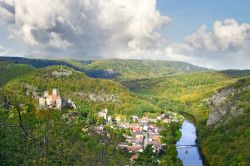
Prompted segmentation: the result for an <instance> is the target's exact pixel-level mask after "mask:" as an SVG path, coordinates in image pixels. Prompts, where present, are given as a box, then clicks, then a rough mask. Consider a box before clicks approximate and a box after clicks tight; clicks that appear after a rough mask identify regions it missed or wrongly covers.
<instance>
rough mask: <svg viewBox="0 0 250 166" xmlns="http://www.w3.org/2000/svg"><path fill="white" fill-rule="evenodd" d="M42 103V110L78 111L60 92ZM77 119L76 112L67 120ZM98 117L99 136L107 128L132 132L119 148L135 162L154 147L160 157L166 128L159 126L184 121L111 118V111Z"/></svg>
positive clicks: (45, 96) (171, 116) (164, 116)
mask: <svg viewBox="0 0 250 166" xmlns="http://www.w3.org/2000/svg"><path fill="white" fill-rule="evenodd" d="M38 99H39V100H38V101H39V108H40V109H48V108H54V109H57V110H61V109H62V108H63V107H68V108H71V109H73V110H76V109H77V106H76V104H75V103H74V102H73V101H71V100H70V99H64V98H62V97H61V96H60V94H59V90H58V89H56V88H54V89H53V90H52V94H51V95H50V94H49V92H48V91H45V92H44V94H43V95H42V96H41V97H39V98H38ZM77 116H78V114H77V112H75V111H74V112H73V113H71V114H69V115H68V116H67V118H68V119H69V122H72V121H73V120H75V119H76V118H77ZM96 117H98V118H99V119H101V123H100V124H98V125H96V126H95V133H97V134H104V133H105V130H106V127H107V126H109V127H110V128H111V129H113V130H119V129H124V130H126V131H128V132H127V133H123V137H124V140H125V141H124V142H120V143H119V144H118V146H117V148H119V149H125V150H127V151H128V152H129V153H131V160H135V159H137V157H138V153H139V152H143V151H144V149H145V148H146V147H147V146H148V145H151V146H152V148H153V151H154V152H155V153H159V152H160V151H161V150H162V147H163V146H164V144H162V142H161V135H160V131H161V130H162V128H160V127H158V125H157V124H159V123H163V124H170V123H171V122H179V121H180V120H181V118H178V117H177V114H176V113H171V114H170V113H168V114H159V115H158V116H155V117H154V118H152V117H148V116H143V117H138V116H137V115H132V116H129V117H127V116H125V115H110V114H109V111H108V109H103V110H101V111H99V112H97V114H96Z"/></svg>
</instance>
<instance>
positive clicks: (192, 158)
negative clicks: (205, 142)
mask: <svg viewBox="0 0 250 166" xmlns="http://www.w3.org/2000/svg"><path fill="white" fill-rule="evenodd" d="M180 131H181V133H182V136H181V139H180V140H179V141H178V142H177V143H176V146H177V151H178V157H179V158H180V159H181V160H182V163H183V165H184V166H203V164H202V159H201V155H200V153H199V150H198V147H197V146H186V145H196V142H195V141H196V138H197V137H196V127H195V126H194V124H193V123H191V122H190V121H188V120H185V121H184V122H183V124H182V127H181V130H180ZM182 145H184V146H182Z"/></svg>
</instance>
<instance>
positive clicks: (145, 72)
mask: <svg viewBox="0 0 250 166" xmlns="http://www.w3.org/2000/svg"><path fill="white" fill-rule="evenodd" d="M68 62H69V61H68ZM79 62H80V61H78V62H77V61H71V62H70V63H71V64H73V65H76V66H78V67H80V66H82V68H84V69H86V70H90V71H91V70H92V71H93V70H94V71H101V70H102V71H103V70H104V71H107V72H109V73H110V74H112V73H113V74H114V73H116V77H115V78H116V79H118V80H127V79H142V78H157V77H164V76H168V75H172V74H176V73H188V72H199V71H206V70H207V69H205V68H201V67H197V66H194V65H191V64H188V63H184V62H174V61H153V60H122V59H112V60H94V61H91V63H89V64H86V63H83V64H82V65H80V64H81V63H79Z"/></svg>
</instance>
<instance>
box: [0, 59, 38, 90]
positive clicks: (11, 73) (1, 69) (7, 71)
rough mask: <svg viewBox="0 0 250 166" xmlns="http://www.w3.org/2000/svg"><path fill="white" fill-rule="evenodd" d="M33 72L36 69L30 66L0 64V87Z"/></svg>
mask: <svg viewBox="0 0 250 166" xmlns="http://www.w3.org/2000/svg"><path fill="white" fill-rule="evenodd" d="M32 70H34V68H33V67H31V66H29V65H23V64H20V65H16V64H12V63H5V62H0V87H1V86H2V85H3V84H4V83H6V82H7V81H9V80H11V79H12V78H15V77H17V76H20V75H24V74H27V73H29V72H31V71H32Z"/></svg>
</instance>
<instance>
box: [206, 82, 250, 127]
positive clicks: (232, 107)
mask: <svg viewBox="0 0 250 166" xmlns="http://www.w3.org/2000/svg"><path fill="white" fill-rule="evenodd" d="M249 91H250V85H249V84H248V82H247V81H246V80H240V81H238V82H237V83H236V84H235V85H231V86H229V87H225V88H222V89H219V90H217V92H216V93H215V95H214V96H213V97H212V98H211V99H209V100H208V104H209V107H210V108H211V112H210V114H209V118H208V121H207V125H208V126H209V125H218V124H226V123H227V122H228V121H229V120H230V119H232V118H235V117H237V116H239V115H240V114H242V113H243V111H244V109H243V108H241V107H240V106H239V102H240V96H241V94H243V93H245V92H249ZM220 122H221V123H220Z"/></svg>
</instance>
